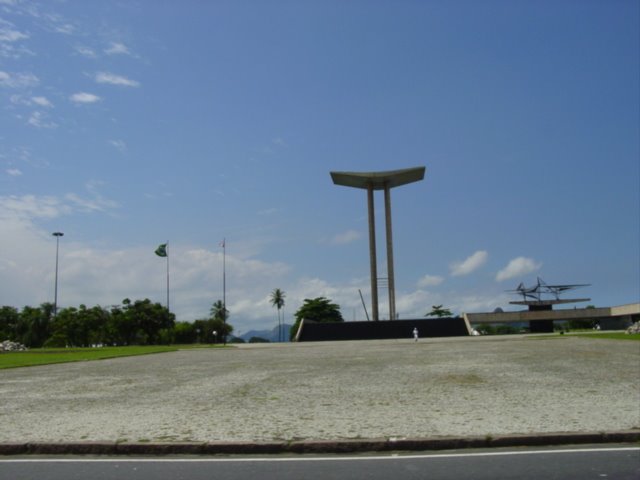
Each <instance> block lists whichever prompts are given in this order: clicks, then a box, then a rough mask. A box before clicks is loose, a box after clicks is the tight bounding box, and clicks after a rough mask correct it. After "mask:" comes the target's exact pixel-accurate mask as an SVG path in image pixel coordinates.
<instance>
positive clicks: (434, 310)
mask: <svg viewBox="0 0 640 480" xmlns="http://www.w3.org/2000/svg"><path fill="white" fill-rule="evenodd" d="M452 316H453V314H452V313H451V310H449V309H448V308H442V305H432V306H431V311H430V312H429V313H427V314H426V315H425V317H437V318H442V317H452Z"/></svg>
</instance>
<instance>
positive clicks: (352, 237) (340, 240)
mask: <svg viewBox="0 0 640 480" xmlns="http://www.w3.org/2000/svg"><path fill="white" fill-rule="evenodd" d="M361 236H362V235H361V234H360V232H358V231H356V230H347V231H346V232H343V233H338V234H336V235H334V236H333V238H331V240H330V242H329V243H331V244H332V245H345V244H347V243H351V242H355V241H356V240H358V239H359V238H360V237H361Z"/></svg>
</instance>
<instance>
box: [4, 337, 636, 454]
mask: <svg viewBox="0 0 640 480" xmlns="http://www.w3.org/2000/svg"><path fill="white" fill-rule="evenodd" d="M639 365H640V343H639V342H633V341H615V340H601V339H586V338H579V337H569V336H565V337H555V338H546V339H541V338H536V337H533V336H529V337H526V336H508V337H465V338H445V339H420V341H419V342H417V343H416V342H414V341H413V339H406V340H405V339H402V340H384V341H361V342H325V343H302V344H283V345H277V344H252V345H241V346H239V347H237V348H228V349H206V348H202V349H189V350H181V351H178V352H173V353H165V354H155V355H147V356H142V357H129V358H118V359H112V360H103V361H95V362H82V363H73V364H60V365H49V366H42V367H30V368H17V369H9V370H1V371H0V396H1V398H2V402H1V403H0V425H1V428H0V442H52V441H53V442H65V441H75V442H77V441H121V442H215V441H272V440H301V439H303V440H308V439H316V440H341V439H367V438H405V437H409V438H425V437H441V436H442V437H446V436H458V437H460V436H478V435H481V436H485V435H486V436H493V435H505V434H530V433H546V432H599V431H612V430H627V429H632V428H638V427H640V407H639V405H640V403H639V400H640V383H639V381H638V366H639Z"/></svg>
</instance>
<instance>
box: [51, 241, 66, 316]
mask: <svg viewBox="0 0 640 480" xmlns="http://www.w3.org/2000/svg"><path fill="white" fill-rule="evenodd" d="M51 235H53V236H54V237H56V281H55V287H54V293H53V316H54V317H57V316H58V251H59V249H60V237H62V236H63V235H64V233H62V232H53V233H52V234H51Z"/></svg>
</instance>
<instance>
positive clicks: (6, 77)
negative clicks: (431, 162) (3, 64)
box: [0, 70, 40, 88]
mask: <svg viewBox="0 0 640 480" xmlns="http://www.w3.org/2000/svg"><path fill="white" fill-rule="evenodd" d="M39 82H40V80H39V79H38V77H36V76H35V75H34V74H32V73H9V72H4V71H2V70H0V87H8V88H28V87H35V86H36V85H38V83H39Z"/></svg>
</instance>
